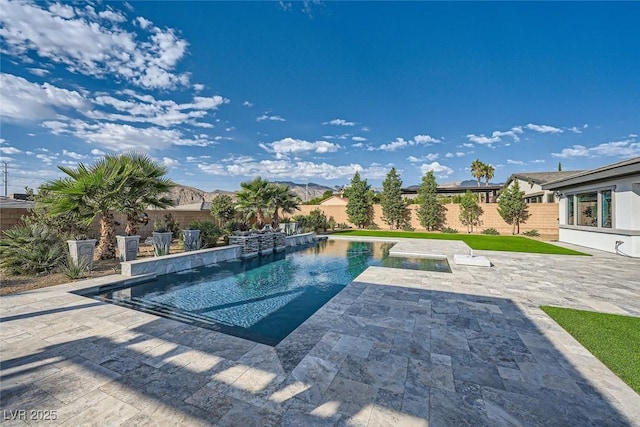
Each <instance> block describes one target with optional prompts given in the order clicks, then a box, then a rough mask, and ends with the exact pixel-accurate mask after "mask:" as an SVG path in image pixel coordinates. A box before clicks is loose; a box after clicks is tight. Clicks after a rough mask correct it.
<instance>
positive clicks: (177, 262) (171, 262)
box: [120, 245, 241, 277]
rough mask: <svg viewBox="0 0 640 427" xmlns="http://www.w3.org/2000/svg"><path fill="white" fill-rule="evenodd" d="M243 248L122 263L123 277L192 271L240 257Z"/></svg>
mask: <svg viewBox="0 0 640 427" xmlns="http://www.w3.org/2000/svg"><path fill="white" fill-rule="evenodd" d="M240 252H241V247H240V246H238V245H232V246H225V247H221V248H211V249H201V250H198V251H191V252H184V253H179V254H171V255H165V256H159V257H154V258H145V259H138V260H135V261H126V262H121V263H120V266H121V268H122V275H123V276H129V277H130V276H137V275H140V274H148V273H155V274H158V275H160V274H169V273H175V272H178V271H184V270H190V269H192V268H197V267H202V266H205V265H211V264H216V263H218V262H222V261H229V260H233V259H236V258H238V257H239V256H240Z"/></svg>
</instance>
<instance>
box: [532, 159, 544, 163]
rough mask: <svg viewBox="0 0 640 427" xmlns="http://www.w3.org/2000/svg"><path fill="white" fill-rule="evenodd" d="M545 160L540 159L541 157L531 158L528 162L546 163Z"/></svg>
mask: <svg viewBox="0 0 640 427" xmlns="http://www.w3.org/2000/svg"><path fill="white" fill-rule="evenodd" d="M546 162H547V161H546V160H542V159H536V160H531V162H530V163H546Z"/></svg>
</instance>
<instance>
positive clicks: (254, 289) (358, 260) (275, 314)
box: [91, 240, 448, 345]
mask: <svg viewBox="0 0 640 427" xmlns="http://www.w3.org/2000/svg"><path fill="white" fill-rule="evenodd" d="M392 246H393V243H381V242H353V241H341V240H328V241H321V242H318V244H316V245H313V246H310V247H305V248H301V249H300V248H296V249H292V250H290V249H288V250H287V251H286V252H283V253H280V254H274V255H271V256H267V257H259V258H254V259H251V260H245V261H229V262H224V263H220V264H218V265H214V266H208V267H202V268H198V269H194V270H190V271H187V272H182V273H174V274H168V275H165V276H160V277H158V278H157V279H156V280H153V281H150V282H145V283H141V284H137V285H135V286H131V287H127V288H121V289H116V290H109V291H107V292H100V293H97V294H94V295H91V296H92V297H93V298H95V299H99V300H101V301H107V302H111V303H114V304H118V305H122V306H126V307H130V308H133V309H136V310H141V311H145V312H150V313H154V314H158V315H160V316H164V317H169V318H172V319H175V320H179V321H182V322H187V323H191V324H194V325H197V326H201V327H205V328H208V329H214V330H218V331H221V332H224V333H228V334H231V335H235V336H239V337H242V338H247V339H251V340H253V341H256V342H260V343H264V344H268V345H276V344H277V343H279V342H280V341H281V340H282V339H283V338H285V337H286V336H287V335H289V333H291V332H292V331H293V330H294V329H295V328H297V327H298V326H299V325H301V324H302V323H303V322H304V321H305V320H306V319H308V318H309V317H310V316H311V315H312V314H313V313H315V312H316V311H317V310H318V309H319V308H320V307H322V306H323V305H324V304H325V303H326V302H327V301H329V300H330V299H331V298H332V297H333V296H334V295H336V294H337V293H338V292H340V290H342V289H343V288H344V287H345V286H346V285H347V284H349V283H350V282H351V281H352V280H353V279H355V278H356V276H358V275H359V274H360V273H362V272H363V271H364V270H365V269H366V268H367V267H368V266H380V265H384V264H385V263H387V264H389V261H385V260H387V259H390V258H388V257H387V256H388V253H389V249H390V248H391V247H392ZM422 261H423V260H422ZM422 261H421V262H422ZM430 261H433V260H430ZM444 262H445V263H446V260H444ZM407 263H408V264H412V265H408V264H407ZM391 264H394V265H388V266H390V267H396V268H416V267H415V262H412V261H409V260H405V264H407V265H401V264H402V262H401V261H399V259H395V260H392V262H391ZM424 267H425V266H424V265H422V266H420V265H418V267H417V268H422V269H424ZM446 268H447V269H448V265H447V266H446ZM429 269H431V270H436V271H438V267H434V268H429Z"/></svg>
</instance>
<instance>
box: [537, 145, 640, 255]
mask: <svg viewBox="0 0 640 427" xmlns="http://www.w3.org/2000/svg"><path fill="white" fill-rule="evenodd" d="M542 188H543V189H544V190H548V191H553V192H554V194H556V195H557V196H559V197H560V204H559V206H560V208H559V209H560V224H559V228H560V230H559V232H560V241H561V242H567V243H572V244H575V245H580V246H585V247H589V248H594V249H600V250H603V251H607V252H613V253H618V254H621V255H628V256H632V257H640V157H635V158H633V159H629V160H624V161H622V162H618V163H614V164H611V165H607V166H603V167H601V168H597V169H593V170H588V171H584V172H581V173H578V174H575V175H572V176H570V177H566V178H563V179H558V180H556V181H553V182H549V183H547V184H545V185H543V186H542Z"/></svg>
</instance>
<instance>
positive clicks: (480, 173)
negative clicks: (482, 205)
mask: <svg viewBox="0 0 640 427" xmlns="http://www.w3.org/2000/svg"><path fill="white" fill-rule="evenodd" d="M484 167H485V164H484V163H482V162H481V161H480V160H479V159H475V160H474V161H473V162H471V175H473V177H474V178H475V179H477V180H478V187H480V181H481V180H482V177H484Z"/></svg>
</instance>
